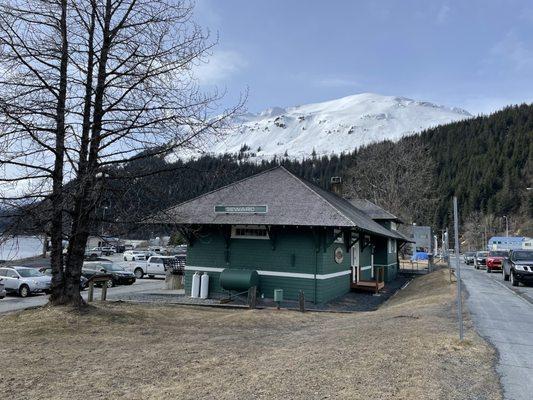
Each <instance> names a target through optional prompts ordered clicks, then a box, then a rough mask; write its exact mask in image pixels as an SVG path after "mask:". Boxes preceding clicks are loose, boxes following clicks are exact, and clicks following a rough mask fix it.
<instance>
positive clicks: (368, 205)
mask: <svg viewBox="0 0 533 400" xmlns="http://www.w3.org/2000/svg"><path fill="white" fill-rule="evenodd" d="M348 201H349V202H350V203H352V204H353V205H354V206H355V207H357V208H358V209H360V210H361V211H363V212H364V213H365V214H367V215H368V216H369V217H370V218H372V219H374V220H384V219H385V220H391V221H400V222H401V220H400V218H398V217H397V216H396V215H394V214H391V213H390V212H388V211H386V210H384V209H383V208H381V207H380V206H378V205H377V204H374V203H372V202H371V201H369V200H366V199H349V200H348Z"/></svg>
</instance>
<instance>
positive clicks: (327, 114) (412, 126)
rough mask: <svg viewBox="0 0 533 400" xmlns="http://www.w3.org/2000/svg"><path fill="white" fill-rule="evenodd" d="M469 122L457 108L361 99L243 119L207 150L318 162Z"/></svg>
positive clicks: (403, 100)
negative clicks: (312, 158) (320, 158)
mask: <svg viewBox="0 0 533 400" xmlns="http://www.w3.org/2000/svg"><path fill="white" fill-rule="evenodd" d="M471 117H472V115H471V114H470V113H468V112H467V111H465V110H462V109H459V108H448V107H444V106H439V105H436V104H432V103H428V102H423V101H415V100H412V99H408V98H405V97H394V96H383V95H379V94H374V93H362V94H356V95H353V96H348V97H343V98H340V99H337V100H331V101H326V102H323V103H315V104H308V105H302V106H296V107H289V108H280V107H274V108H270V109H268V110H265V111H263V112H261V113H258V114H246V115H244V116H243V117H241V119H240V120H239V121H236V128H235V132H233V133H230V134H229V135H227V136H226V137H224V138H223V139H221V140H219V141H217V142H215V143H211V144H210V145H209V150H208V153H209V154H224V153H239V152H240V151H241V149H243V147H244V146H245V145H246V146H247V147H248V148H246V152H247V153H248V154H249V155H251V157H252V158H257V159H269V158H272V157H274V156H278V157H283V156H284V155H287V156H288V157H290V158H302V157H308V156H310V155H311V154H312V153H313V151H314V152H315V153H316V154H317V155H318V156H321V155H331V154H340V153H343V152H351V151H353V150H354V149H355V148H358V147H360V146H363V145H365V144H369V143H374V142H380V141H383V140H393V141H396V140H398V139H400V138H402V137H404V136H407V135H412V134H414V133H417V132H420V131H422V130H424V129H427V128H431V127H434V126H437V125H442V124H447V123H450V122H455V121H459V120H463V119H466V118H471Z"/></svg>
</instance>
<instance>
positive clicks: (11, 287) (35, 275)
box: [0, 267, 52, 297]
mask: <svg viewBox="0 0 533 400" xmlns="http://www.w3.org/2000/svg"><path fill="white" fill-rule="evenodd" d="M0 278H2V280H3V281H4V286H5V288H6V291H7V292H14V293H17V294H18V295H19V296H20V297H27V296H29V295H30V294H31V293H35V292H45V293H47V292H49V291H50V285H51V283H52V278H51V277H50V276H46V275H44V274H42V273H41V272H39V271H38V270H37V269H36V268H28V267H2V268H0Z"/></svg>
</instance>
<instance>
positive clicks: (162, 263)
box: [130, 256, 185, 279]
mask: <svg viewBox="0 0 533 400" xmlns="http://www.w3.org/2000/svg"><path fill="white" fill-rule="evenodd" d="M175 263H179V264H183V265H184V264H185V257H184V256H151V257H149V258H148V260H146V263H145V264H142V263H139V264H137V265H135V266H133V267H131V268H130V269H132V270H133V273H134V274H135V278H137V279H141V278H143V277H144V276H146V275H148V277H150V278H153V277H154V276H165V275H166V273H167V272H166V271H167V267H168V266H169V265H172V264H175Z"/></svg>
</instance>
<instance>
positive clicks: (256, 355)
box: [0, 271, 501, 399]
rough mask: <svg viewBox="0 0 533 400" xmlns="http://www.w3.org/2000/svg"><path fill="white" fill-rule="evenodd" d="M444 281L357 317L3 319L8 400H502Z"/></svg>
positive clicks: (196, 312)
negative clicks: (460, 333) (459, 323)
mask: <svg viewBox="0 0 533 400" xmlns="http://www.w3.org/2000/svg"><path fill="white" fill-rule="evenodd" d="M447 279H448V273H447V271H437V272H435V273H432V274H430V275H427V276H424V277H421V278H419V279H417V280H416V281H414V282H413V283H412V284H411V285H410V286H409V287H408V288H407V289H406V290H404V291H402V292H401V293H399V295H397V296H395V297H394V298H393V299H391V300H390V301H389V303H388V304H387V305H386V306H385V307H383V308H382V309H380V310H378V311H376V312H371V313H359V314H349V315H346V314H328V313H306V314H300V313H297V312H292V311H280V312H276V311H274V310H272V311H266V310H263V311H239V310H222V309H209V308H190V307H175V306H174V307H170V306H145V305H130V304H108V305H106V306H100V307H98V308H93V309H91V310H89V311H88V312H87V313H85V314H84V315H76V314H73V313H70V312H68V311H66V310H61V309H52V308H45V309H41V310H31V311H26V312H22V313H18V314H14V315H9V316H5V317H2V318H1V319H0V326H2V329H1V331H0V340H1V343H2V346H0V359H2V360H4V362H3V367H2V369H1V378H2V379H1V381H2V383H3V385H2V387H3V396H4V398H6V399H16V398H33V397H36V398H46V399H49V398H54V399H56V398H57V399H78V398H80V399H89V398H102V399H112V398H113V399H117V398H125V399H141V398H143V399H144V398H153V399H159V398H180V399H215V398H216V399H235V398H242V399H252V398H253V399H255V398H268V399H315V398H316V399H323V398H332V399H501V392H500V388H499V384H498V378H497V376H496V374H495V373H494V371H493V368H492V363H493V361H494V353H493V351H492V350H491V349H490V348H489V347H488V346H487V345H486V344H485V342H483V341H482V340H481V339H480V338H479V337H478V336H477V335H475V334H474V333H473V332H472V330H471V328H469V329H468V330H467V332H468V335H467V338H468V340H467V341H466V342H464V343H459V342H458V341H457V340H456V337H457V329H456V324H455V323H454V320H453V317H452V316H453V309H452V295H453V287H451V286H450V285H449V283H448V281H447Z"/></svg>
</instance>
